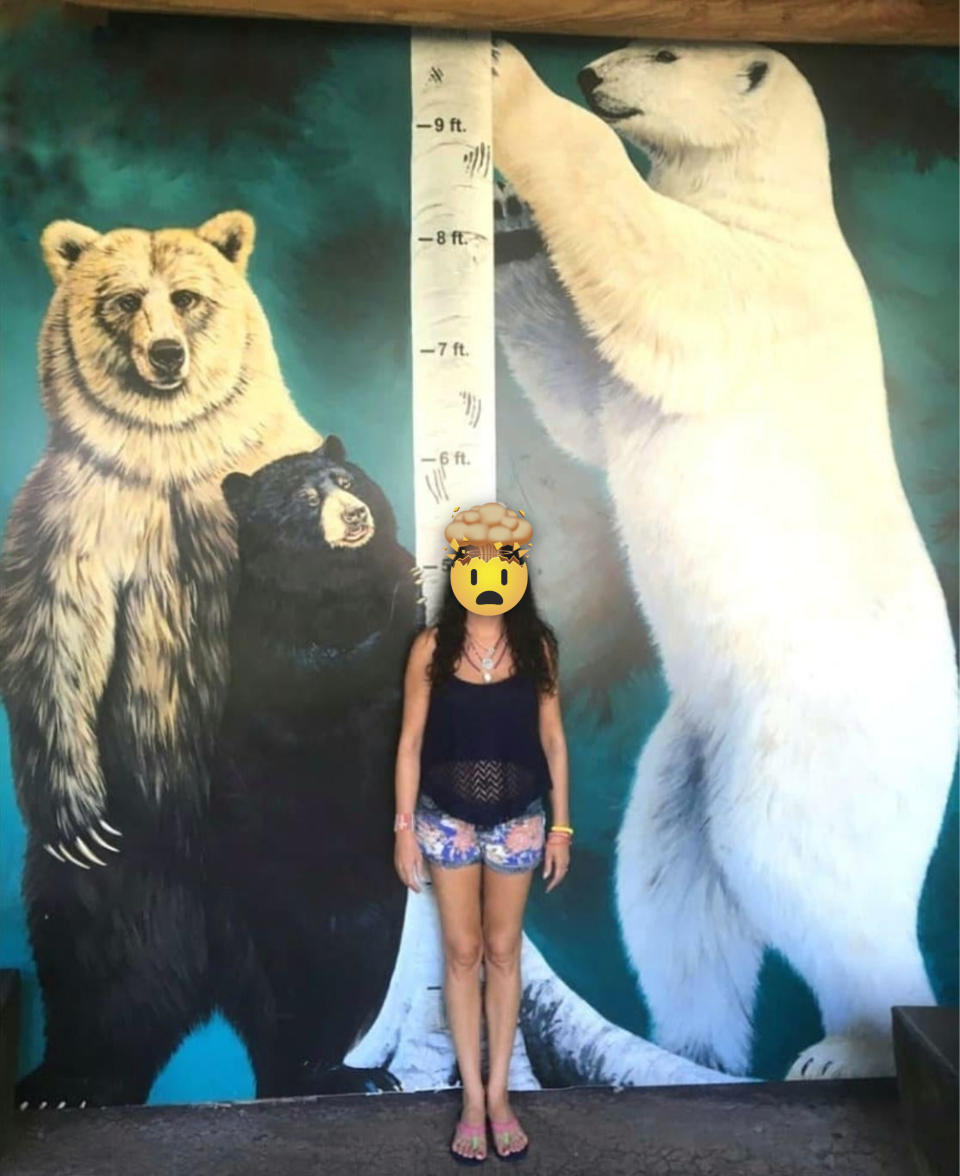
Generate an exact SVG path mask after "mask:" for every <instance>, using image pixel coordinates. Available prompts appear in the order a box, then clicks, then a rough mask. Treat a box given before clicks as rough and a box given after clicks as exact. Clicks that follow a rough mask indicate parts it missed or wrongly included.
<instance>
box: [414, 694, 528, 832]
mask: <svg viewBox="0 0 960 1176" xmlns="http://www.w3.org/2000/svg"><path fill="white" fill-rule="evenodd" d="M550 787H551V781H550V768H549V766H548V764H547V757H546V756H545V755H544V752H543V744H542V743H541V742H540V700H539V696H538V693H537V687H536V683H535V682H534V680H533V678H532V677H530V676H529V675H526V674H523V675H514V676H512V677H510V678H503V679H501V681H499V682H477V683H474V682H467V681H465V680H464V679H463V678H458V677H457V676H456V675H455V674H453V675H451V676H450V677H449V678H448V679H447V680H446V681H445V682H443V683H441V684H440V685H439V686H434V687H433V689H432V690H431V692H430V709H429V711H428V713H427V722H426V727H425V729H424V733H423V743H422V746H421V752H420V790H421V792H423V793H424V794H425V795H426V796H429V797H430V799H431V800H433V801H434V802H435V803H436V804H438V805H439V806H440V807H441V808H442V809H443V810H444V811H445V812H447V813H449V814H450V816H452V817H458V818H459V819H460V820H462V821H470V822H471V824H474V825H479V826H481V827H489V826H490V825H498V824H499V823H500V822H501V821H509V820H511V819H512V818H514V817H518V816H520V814H521V813H523V812H524V810H525V809H527V808H528V807H529V806H530V805H531V804H532V803H533V801H535V800H537V799H540V798H544V797H546V796H547V794H548V793H549V791H550Z"/></svg>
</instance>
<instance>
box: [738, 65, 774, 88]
mask: <svg viewBox="0 0 960 1176" xmlns="http://www.w3.org/2000/svg"><path fill="white" fill-rule="evenodd" d="M769 72H770V63H769V62H767V61H751V62H750V64H749V65H748V66H747V68H746V69H745V70H744V71H743V76H744V78H745V79H746V83H747V84H746V86H745V87H744V89H743V92H744V94H749V93H750V92H751V91H752V90H756V89H757V87H758V86H759V85H761V83H762V82H763V79H764V78H765V77H766V76H767V74H768V73H769Z"/></svg>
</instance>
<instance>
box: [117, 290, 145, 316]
mask: <svg viewBox="0 0 960 1176" xmlns="http://www.w3.org/2000/svg"><path fill="white" fill-rule="evenodd" d="M140 302H141V299H140V295H139V294H121V295H120V297H119V298H118V299H117V300H116V306H117V307H118V308H119V309H120V310H122V311H123V313H124V314H133V312H134V311H135V310H138V309H139V307H140Z"/></svg>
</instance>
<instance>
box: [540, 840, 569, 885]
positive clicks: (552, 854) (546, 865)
mask: <svg viewBox="0 0 960 1176" xmlns="http://www.w3.org/2000/svg"><path fill="white" fill-rule="evenodd" d="M569 869H570V838H569V837H547V843H546V845H545V846H544V848H543V876H544V878H549V879H550V881H549V882H548V883H547V894H549V893H550V891H551V890H553V888H554V886H559V884H560V883H561V882H562V881H563V880H564V878H565V877H566V876H567V870H569Z"/></svg>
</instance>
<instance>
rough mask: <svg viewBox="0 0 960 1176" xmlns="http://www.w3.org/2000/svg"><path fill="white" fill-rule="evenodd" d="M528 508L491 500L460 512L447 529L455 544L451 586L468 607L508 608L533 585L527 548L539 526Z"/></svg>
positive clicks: (483, 612) (486, 613)
mask: <svg viewBox="0 0 960 1176" xmlns="http://www.w3.org/2000/svg"><path fill="white" fill-rule="evenodd" d="M522 516H523V511H519V512H518V511H515V510H510V508H509V507H507V506H504V505H503V503H502V502H485V503H484V504H483V506H472V507H470V509H469V510H465V511H462V512H454V518H453V520H452V521H451V522H449V523H447V525H446V527H445V528H444V531H443V534H444V537H445V538H446V539H447V541H448V542H449V543H450V546H451V547H452V548H453V552H454V559H453V565H452V567H451V568H450V586H451V587H452V588H453V594H454V596H456V598H457V600H459V601H460V603H461V604H462V605H463V607H464V608H466V609H469V611H470V612H472V613H477V614H478V615H479V616H482V617H490V616H496V615H497V614H498V613H505V612H507V611H508V610H509V609H511V608H513V606H514V605H515V604H516V603H517V601H518V600H519V599H520V598H521V597H522V596H523V594H524V592H526V590H527V578H528V573H527V565H526V563H525V562H524V559H523V557H524V556H525V555H526V554H527V550H528V549H526V548H525V549H523V550H521V548H522V547H523V544H524V543H527V542H529V540H530V538H531V537H532V535H533V527H532V526H531V525H530V524H529V523H528V522H527V520H526V519H525V518H523V517H522Z"/></svg>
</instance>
